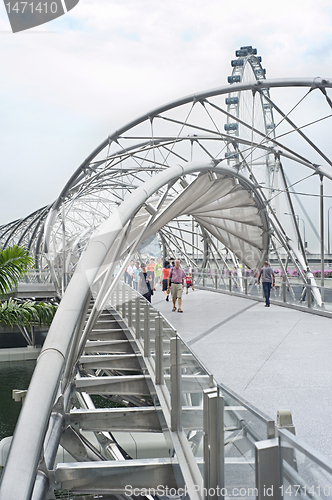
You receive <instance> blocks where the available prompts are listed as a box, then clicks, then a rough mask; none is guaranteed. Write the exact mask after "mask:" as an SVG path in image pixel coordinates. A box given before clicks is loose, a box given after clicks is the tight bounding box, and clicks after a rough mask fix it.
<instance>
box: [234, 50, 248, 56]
mask: <svg viewBox="0 0 332 500" xmlns="http://www.w3.org/2000/svg"><path fill="white" fill-rule="evenodd" d="M235 55H236V57H246V56H247V55H248V50H247V49H240V50H236V51H235Z"/></svg>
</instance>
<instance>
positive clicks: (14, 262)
mask: <svg viewBox="0 0 332 500" xmlns="http://www.w3.org/2000/svg"><path fill="white" fill-rule="evenodd" d="M33 264H34V260H33V258H31V257H30V256H29V252H28V251H27V250H26V249H25V248H21V247H18V246H16V245H14V246H12V247H8V248H6V249H5V250H0V296H2V297H4V296H5V295H6V294H8V293H10V292H11V291H12V289H13V288H14V287H15V286H17V285H18V283H19V281H20V280H21V279H22V278H23V277H24V276H25V275H26V274H27V272H28V271H29V269H30V268H31V267H32V266H33ZM56 310H57V306H56V305H55V304H50V303H47V302H46V303H45V302H35V301H31V300H16V299H12V298H9V299H8V300H5V301H2V302H1V303H0V324H2V325H4V326H8V327H10V328H12V327H13V326H14V325H17V326H18V328H19V330H20V331H21V333H22V334H23V336H24V338H25V339H26V341H27V342H28V344H29V345H33V343H34V342H33V327H34V326H35V325H39V326H42V325H50V324H51V322H52V320H53V317H54V315H55V313H56ZM28 329H30V333H29V331H28Z"/></svg>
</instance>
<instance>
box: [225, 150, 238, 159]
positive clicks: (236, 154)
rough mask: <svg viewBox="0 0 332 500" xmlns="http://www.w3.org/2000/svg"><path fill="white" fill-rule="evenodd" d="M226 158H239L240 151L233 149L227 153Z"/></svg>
mask: <svg viewBox="0 0 332 500" xmlns="http://www.w3.org/2000/svg"><path fill="white" fill-rule="evenodd" d="M225 158H232V159H233V160H238V159H239V155H238V153H232V152H231V151H229V152H226V153H225Z"/></svg>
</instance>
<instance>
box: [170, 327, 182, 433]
mask: <svg viewBox="0 0 332 500" xmlns="http://www.w3.org/2000/svg"><path fill="white" fill-rule="evenodd" d="M174 333H175V334H176V332H174ZM170 344H171V430H172V431H173V432H176V431H178V430H181V428H182V423H181V413H182V411H181V410H182V408H181V396H182V390H181V340H180V339H179V337H178V336H176V337H172V338H171V340H170Z"/></svg>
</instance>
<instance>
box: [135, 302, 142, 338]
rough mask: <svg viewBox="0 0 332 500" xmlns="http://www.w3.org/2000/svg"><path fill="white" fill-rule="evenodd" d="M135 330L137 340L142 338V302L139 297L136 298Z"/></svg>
mask: <svg viewBox="0 0 332 500" xmlns="http://www.w3.org/2000/svg"><path fill="white" fill-rule="evenodd" d="M135 328H136V338H137V339H140V338H141V301H140V298H139V297H136V298H135Z"/></svg>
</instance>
